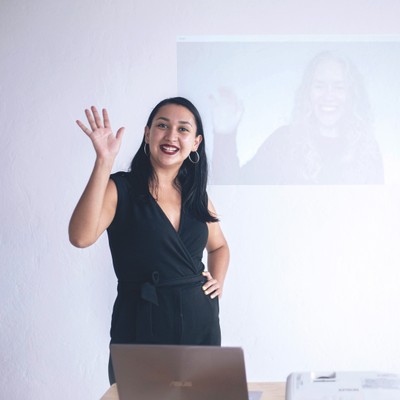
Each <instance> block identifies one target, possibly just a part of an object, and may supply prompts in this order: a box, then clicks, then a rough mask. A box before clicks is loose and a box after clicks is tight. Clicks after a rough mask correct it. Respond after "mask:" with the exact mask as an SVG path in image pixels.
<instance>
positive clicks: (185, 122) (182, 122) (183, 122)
mask: <svg viewBox="0 0 400 400" xmlns="http://www.w3.org/2000/svg"><path fill="white" fill-rule="evenodd" d="M159 119H162V120H163V121H167V122H170V119H169V118H167V117H158V118H157V121H158V120H159ZM178 122H179V123H180V124H187V125H190V126H192V124H191V123H190V122H189V121H178Z"/></svg>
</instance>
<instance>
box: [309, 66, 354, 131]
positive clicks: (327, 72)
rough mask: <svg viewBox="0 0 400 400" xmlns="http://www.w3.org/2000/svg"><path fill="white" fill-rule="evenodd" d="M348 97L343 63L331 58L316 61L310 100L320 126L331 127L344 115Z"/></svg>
mask: <svg viewBox="0 0 400 400" xmlns="http://www.w3.org/2000/svg"><path fill="white" fill-rule="evenodd" d="M348 97H349V96H348V83H347V80H346V77H345V72H344V67H343V65H342V64H341V63H340V62H338V61H335V60H333V59H327V60H322V61H321V62H320V63H318V65H317V66H316V68H315V71H314V75H313V78H312V82H311V88H310V101H311V105H312V111H313V114H314V116H315V118H316V120H317V122H318V124H320V127H321V128H328V129H329V128H333V127H334V126H335V125H336V124H337V123H338V122H339V121H340V120H341V119H342V118H343V117H344V115H345V114H346V110H347V103H348Z"/></svg>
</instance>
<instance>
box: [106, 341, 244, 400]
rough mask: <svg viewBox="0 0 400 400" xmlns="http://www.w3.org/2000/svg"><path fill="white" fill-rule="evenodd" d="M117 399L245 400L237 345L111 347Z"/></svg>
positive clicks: (240, 356) (242, 367) (127, 345)
mask: <svg viewBox="0 0 400 400" xmlns="http://www.w3.org/2000/svg"><path fill="white" fill-rule="evenodd" d="M111 358H112V362H113V367H114V373H115V379H116V382H117V389H118V396H119V400H159V399H160V400H175V399H176V400H178V399H179V400H222V399H229V400H248V398H249V397H248V391H247V381H246V372H245V364H244V356H243V350H242V349H241V348H239V347H217V346H175V345H134V344H111Z"/></svg>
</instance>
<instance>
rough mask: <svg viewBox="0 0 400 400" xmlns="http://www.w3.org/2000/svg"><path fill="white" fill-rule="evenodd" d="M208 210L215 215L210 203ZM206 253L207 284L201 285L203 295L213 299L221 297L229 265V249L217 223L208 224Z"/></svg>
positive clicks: (205, 273) (205, 274)
mask: <svg viewBox="0 0 400 400" xmlns="http://www.w3.org/2000/svg"><path fill="white" fill-rule="evenodd" d="M208 208H209V210H210V211H211V212H212V213H214V214H215V209H214V206H213V205H212V203H211V201H210V202H209V206H208ZM206 249H207V252H208V262H207V264H208V271H207V272H204V276H206V277H207V279H208V280H207V282H206V283H205V284H204V285H203V290H204V293H205V294H207V295H210V296H211V298H212V299H213V298H214V297H216V296H218V297H221V296H222V291H223V287H224V281H225V276H226V272H227V270H228V265H229V247H228V243H227V242H226V239H225V236H224V234H223V232H222V229H221V226H220V224H219V223H218V222H210V223H209V224H208V242H207V246H206Z"/></svg>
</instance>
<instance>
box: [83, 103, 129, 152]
mask: <svg viewBox="0 0 400 400" xmlns="http://www.w3.org/2000/svg"><path fill="white" fill-rule="evenodd" d="M85 114H86V118H87V120H88V122H89V125H90V129H89V128H87V127H86V125H85V124H83V123H82V122H81V121H79V120H78V121H76V123H77V124H78V125H79V127H80V128H81V129H82V130H83V132H85V133H86V135H88V136H89V138H90V140H91V141H92V143H93V146H94V149H95V151H96V155H97V157H99V158H105V159H110V158H111V159H114V158H115V157H116V155H117V154H118V151H119V148H120V146H121V139H122V135H123V134H124V130H125V128H119V129H118V131H117V133H116V135H114V133H113V131H112V129H111V125H110V120H109V118H108V113H107V110H106V109H103V111H102V114H103V120H102V119H101V117H100V115H99V113H98V111H97V109H96V107H91V108H90V110H85Z"/></svg>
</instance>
